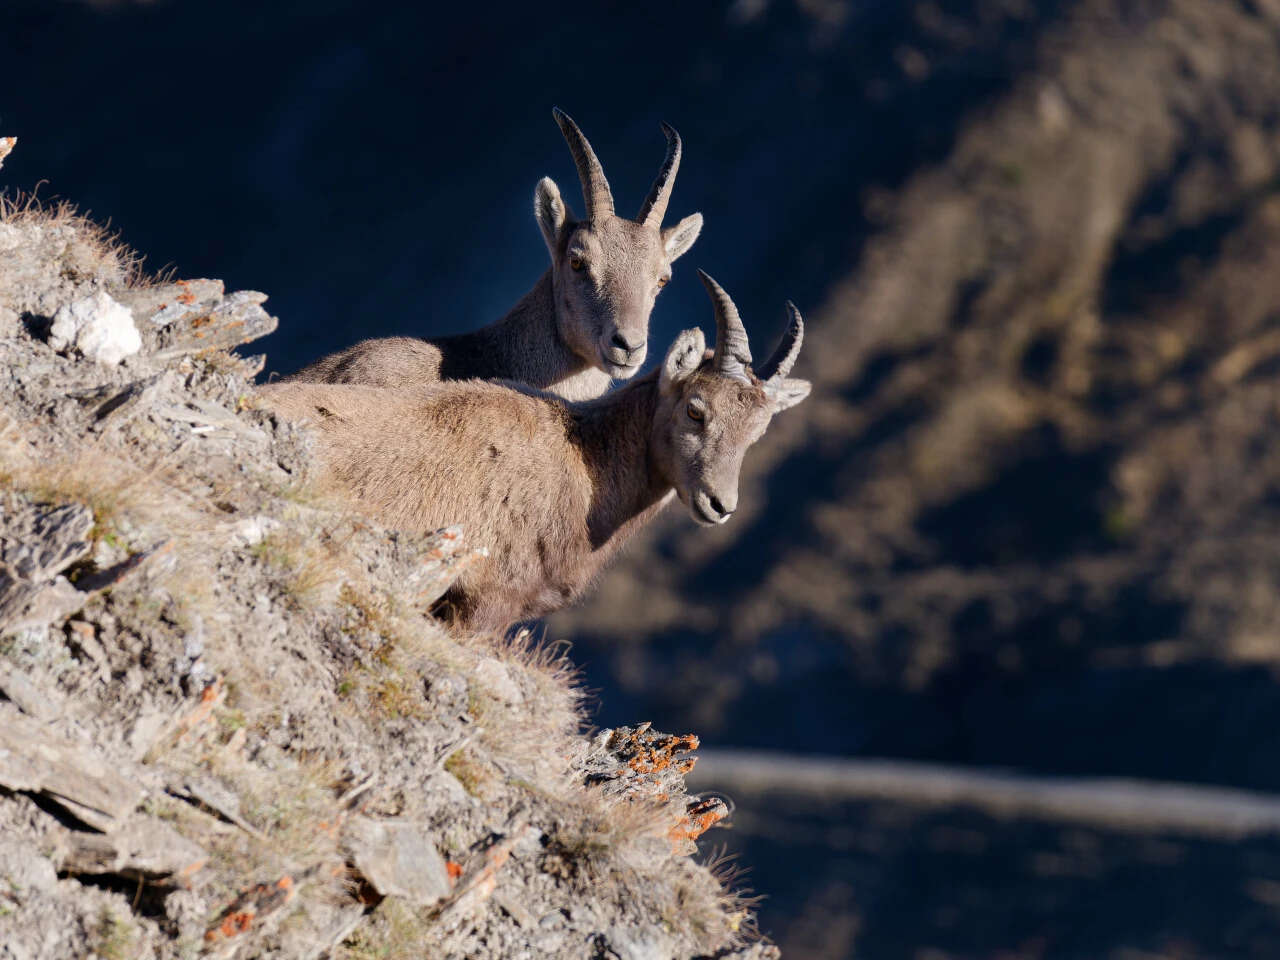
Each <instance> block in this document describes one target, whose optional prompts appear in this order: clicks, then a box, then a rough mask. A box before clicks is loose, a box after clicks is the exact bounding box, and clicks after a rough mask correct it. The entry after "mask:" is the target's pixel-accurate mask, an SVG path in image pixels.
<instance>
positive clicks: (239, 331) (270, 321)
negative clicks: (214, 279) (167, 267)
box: [151, 281, 278, 361]
mask: <svg viewBox="0 0 1280 960" xmlns="http://www.w3.org/2000/svg"><path fill="white" fill-rule="evenodd" d="M206 282H208V281H206ZM187 295H188V296H190V297H191V298H192V301H193V302H192V303H190V304H188V303H185V302H182V298H181V297H179V298H177V299H178V302H176V303H175V304H173V305H170V306H169V307H166V308H165V309H163V310H161V311H160V312H159V313H158V314H156V315H155V316H153V317H152V318H151V322H152V323H153V324H155V325H156V326H159V327H162V329H161V331H160V333H159V336H158V340H157V345H158V347H159V349H158V350H157V351H156V354H155V356H156V359H158V360H162V361H163V360H169V359H173V358H175V357H180V356H184V355H186V354H189V353H198V352H201V351H204V350H227V349H230V348H231V347H236V346H239V345H240V344H242V343H248V342H249V341H251V340H256V339H258V338H259V337H265V336H266V335H267V334H269V333H272V332H273V331H274V330H275V328H276V324H277V322H278V321H277V320H276V318H275V317H273V316H270V315H269V314H268V313H267V311H265V310H263V309H262V307H261V306H260V304H262V303H263V302H265V301H266V299H267V295H266V294H265V293H257V292H255V291H252V290H241V291H239V292H237V293H233V294H231V295H229V296H227V297H225V298H219V299H216V300H214V299H209V300H203V301H199V300H196V299H195V294H194V293H191V294H187Z"/></svg>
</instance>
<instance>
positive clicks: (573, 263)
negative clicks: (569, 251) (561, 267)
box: [569, 257, 582, 270]
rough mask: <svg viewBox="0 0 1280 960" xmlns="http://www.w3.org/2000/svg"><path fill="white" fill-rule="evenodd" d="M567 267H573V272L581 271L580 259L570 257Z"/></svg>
mask: <svg viewBox="0 0 1280 960" xmlns="http://www.w3.org/2000/svg"><path fill="white" fill-rule="evenodd" d="M569 266H571V267H573V269H575V270H581V269H582V258H581V257H570V258H569Z"/></svg>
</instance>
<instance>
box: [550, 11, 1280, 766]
mask: <svg viewBox="0 0 1280 960" xmlns="http://www.w3.org/2000/svg"><path fill="white" fill-rule="evenodd" d="M929 9H930V8H929V7H928V6H927V5H926V6H924V7H917V8H916V10H917V15H918V16H919V15H921V11H927V10H929ZM1278 31H1280V5H1277V4H1274V3H1270V4H1260V3H1258V4H1224V5H1219V4H1214V5H1207V4H1203V3H1197V2H1179V0H1170V2H1140V3H1116V2H1109V0H1088V2H1081V3H1077V4H1074V5H1073V6H1072V7H1071V8H1070V9H1069V10H1066V11H1065V12H1064V13H1063V14H1062V15H1061V17H1060V18H1059V19H1058V20H1057V21H1056V22H1054V23H1052V24H1051V25H1049V26H1047V27H1046V28H1045V29H1044V30H1043V31H1042V32H1041V34H1040V35H1039V36H1038V37H1037V39H1036V40H1035V44H1034V50H1035V53H1034V57H1032V58H1029V62H1028V65H1027V67H1026V69H1025V70H1024V71H1023V73H1022V74H1021V76H1019V77H1018V78H1017V80H1016V82H1015V83H1014V84H1013V86H1012V88H1011V89H1010V90H1009V91H1008V92H1007V94H1004V95H1002V96H1000V97H999V98H997V99H996V100H994V101H993V102H991V103H988V104H984V105H983V106H981V107H980V108H977V109H973V110H971V111H970V112H969V113H968V115H967V116H966V118H965V119H964V122H963V124H962V126H961V129H960V132H959V134H958V136H957V138H956V141H955V145H954V147H953V148H952V150H951V151H950V153H949V154H948V155H947V156H946V157H945V158H944V159H943V160H941V161H940V162H938V163H936V164H933V165H929V166H926V167H924V168H922V169H920V170H919V171H918V172H917V173H915V174H914V175H913V176H911V177H910V178H909V179H908V180H907V181H906V182H905V183H904V184H903V186H902V187H901V188H900V189H898V190H895V191H892V192H890V191H882V192H879V193H874V194H872V195H871V196H869V198H868V203H867V205H866V209H865V214H866V217H867V219H868V221H870V222H873V223H877V224H878V225H879V226H878V229H877V230H876V231H875V232H874V234H873V235H872V236H871V237H870V239H868V240H867V242H866V243H865V244H864V245H863V246H862V248H861V254H860V256H859V257H858V258H857V260H856V262H854V263H852V264H851V267H850V270H849V273H848V275H847V277H846V278H845V279H844V280H843V281H842V282H840V283H839V284H838V285H836V286H835V288H834V289H833V291H832V293H831V295H830V296H829V297H828V299H827V301H826V302H825V303H824V304H823V305H822V306H821V307H820V308H819V309H816V310H810V311H809V314H808V316H809V319H810V325H809V334H808V339H807V342H806V346H805V350H804V351H803V353H802V355H801V361H800V365H799V367H798V368H797V372H798V373H799V374H800V375H804V376H810V377H813V378H814V380H815V389H814V395H813V398H812V399H811V400H810V401H809V402H808V403H807V404H805V405H802V406H801V407H800V408H798V409H797V411H796V412H795V413H793V414H788V415H786V416H787V417H788V419H785V420H784V419H782V418H780V419H779V421H778V423H777V424H776V425H775V429H774V430H772V431H771V432H770V434H769V436H768V438H767V439H766V440H765V441H764V442H763V444H762V446H764V448H765V449H763V450H761V451H759V452H757V453H756V454H755V455H754V456H753V457H751V458H749V461H748V467H749V469H750V470H751V472H752V474H753V475H754V478H755V479H754V480H752V481H750V482H748V483H747V484H746V485H745V486H744V491H743V497H742V500H743V504H744V509H743V510H742V511H740V513H741V515H740V516H738V517H735V519H734V522H733V523H732V524H729V525H728V526H727V527H726V528H724V529H723V530H717V531H715V532H714V533H712V534H708V533H707V532H706V531H703V530H695V529H692V528H691V527H690V525H689V524H687V523H686V522H684V518H683V517H682V516H680V515H678V514H679V511H672V515H671V516H669V517H667V518H666V524H665V526H664V527H663V528H662V529H661V530H660V531H659V532H658V533H657V534H656V535H655V536H654V537H653V538H652V539H651V540H650V541H649V543H648V545H647V547H646V548H645V549H643V550H637V551H635V552H634V553H633V554H632V555H631V556H630V557H629V559H628V561H627V562H626V563H625V564H624V565H623V568H622V569H620V570H618V571H616V572H615V573H614V574H612V575H611V576H610V577H609V578H608V579H607V580H606V582H605V584H604V586H603V589H602V590H601V591H600V593H599V595H598V596H597V597H596V599H595V601H594V602H593V603H591V604H590V605H589V606H588V607H587V608H585V609H584V610H582V611H580V612H577V613H576V614H572V615H570V616H569V617H565V618H563V619H562V620H561V621H560V622H559V623H557V624H556V625H555V627H554V630H555V631H556V632H559V631H562V630H563V631H575V632H580V633H584V634H586V635H587V636H588V637H590V638H593V639H590V640H588V641H587V649H588V650H590V651H603V653H602V654H600V655H601V656H602V657H604V658H605V660H604V666H602V664H601V663H599V662H597V665H596V668H595V669H596V678H597V679H599V678H600V677H602V676H605V673H606V670H605V666H607V672H608V674H609V680H616V681H617V682H618V683H619V684H620V685H621V686H622V687H624V688H630V689H632V690H639V689H644V690H646V691H652V690H658V691H660V692H659V696H660V697H661V698H662V703H663V705H664V708H665V707H669V708H670V709H671V711H672V712H673V713H674V714H675V715H676V716H682V715H683V716H690V717H693V716H696V717H697V718H698V721H699V722H700V723H702V724H703V725H704V727H703V728H704V729H708V728H707V726H706V725H707V724H717V723H718V724H719V725H720V729H721V730H722V731H725V736H726V738H728V739H736V740H737V741H738V742H742V741H746V742H751V743H758V744H761V745H768V744H774V743H777V744H778V745H782V744H785V743H786V742H787V740H788V739H789V738H791V737H793V736H794V735H795V734H796V733H797V732H798V731H799V729H800V728H803V727H804V725H805V723H806V722H807V721H808V720H811V719H813V718H814V714H815V713H816V714H818V716H819V717H820V718H825V721H826V722H825V723H821V722H820V723H819V724H818V730H817V731H814V730H813V725H812V724H811V725H810V726H809V727H808V729H809V731H810V734H809V740H808V742H809V743H810V744H811V745H813V746H815V747H816V748H819V749H831V750H837V751H843V752H868V753H876V752H880V753H886V754H889V753H893V754H899V755H908V756H910V755H918V756H931V757H938V758H946V759H949V760H953V761H980V762H1000V763H1020V764H1026V765H1030V766H1038V767H1046V768H1050V769H1061V770H1081V771H1085V770H1092V771H1097V772H1105V771H1109V770H1124V771H1126V772H1131V773H1142V774H1146V775H1153V776H1163V777H1173V778H1180V777H1181V778H1193V779H1195V778H1204V779H1211V780H1223V781H1227V782H1239V783H1243V784H1249V785H1267V786H1274V785H1276V784H1277V783H1278V782H1280V774H1278V773H1277V772H1276V768H1275V767H1274V765H1273V764H1267V763H1262V762H1260V761H1261V758H1260V757H1256V756H1252V755H1251V754H1250V751H1251V750H1257V749H1260V748H1259V747H1258V746H1257V745H1256V740H1255V741H1254V742H1253V745H1251V744H1250V743H1248V742H1244V741H1241V739H1240V738H1239V737H1238V734H1239V732H1240V731H1241V730H1247V729H1250V728H1252V727H1253V725H1254V724H1258V723H1264V722H1274V720H1275V718H1276V716H1277V714H1278V713H1280V698H1278V697H1277V696H1276V693H1275V691H1274V684H1273V682H1272V678H1271V669H1272V665H1273V664H1274V663H1275V661H1276V659H1277V654H1280V627H1277V624H1278V623H1280V618H1278V617H1277V612H1278V611H1280V592H1278V591H1277V588H1276V582H1277V573H1280V569H1278V564H1277V559H1276V552H1275V549H1274V544H1275V542H1276V534H1277V532H1280V510H1278V508H1280V497H1278V496H1277V494H1278V492H1280V456H1278V455H1277V453H1276V451H1275V449H1274V448H1275V444H1274V443H1273V442H1270V441H1271V440H1272V437H1273V436H1274V429H1275V425H1276V421H1277V410H1278V409H1280V408H1278V406H1277V403H1278V401H1280V393H1278V391H1277V388H1276V384H1275V379H1274V373H1275V371H1276V369H1277V361H1278V360H1280V192H1278V187H1280V179H1278V174H1280V109H1278V108H1277V104H1280V57H1278V56H1277V54H1280V32H1278ZM740 306H742V307H743V309H744V315H745V316H746V318H747V323H748V326H749V327H750V328H752V329H759V328H760V325H761V324H769V323H776V322H777V321H776V320H774V319H773V318H772V314H771V313H767V312H764V310H765V306H766V305H763V304H752V303H751V302H750V301H748V302H746V303H741V302H740ZM767 306H768V307H769V308H770V309H772V305H767ZM690 611H692V612H690ZM658 635H661V636H662V639H661V640H660V641H657V642H655V643H648V644H644V645H641V646H636V645H635V641H636V640H638V639H644V638H654V637H657V636H658ZM615 641H616V646H609V645H608V644H609V643H610V642H615ZM741 663H745V664H746V665H747V666H748V667H749V671H748V672H749V674H751V676H748V677H744V675H743V671H742V670H740V669H734V667H735V665H737V664H741ZM1192 666H1194V670H1193V669H1191V668H1192ZM609 680H606V682H609ZM663 716H664V717H666V716H669V714H665V713H664V714H663ZM792 716H798V717H802V718H803V719H801V720H797V721H795V722H794V723H793V722H792V720H791V719H790V718H791V717H792ZM753 718H767V719H756V721H755V722H754V723H753ZM730 730H732V731H733V733H731V734H730V733H728V732H727V731H730ZM1157 741H1159V742H1158V743H1157ZM1047 745H1051V747H1052V749H1051V751H1050V752H1051V754H1052V756H1051V757H1048V758H1047V757H1046V756H1045V753H1046V746H1047Z"/></svg>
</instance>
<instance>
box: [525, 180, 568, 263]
mask: <svg viewBox="0 0 1280 960" xmlns="http://www.w3.org/2000/svg"><path fill="white" fill-rule="evenodd" d="M533 215H534V217H535V218H536V219H537V221H538V229H540V230H541V231H542V239H543V240H545V241H546V243H547V249H548V250H549V251H551V257H552V259H555V255H556V250H557V249H558V244H557V241H558V240H559V239H560V231H561V230H562V229H563V228H564V225H565V221H566V220H568V219H569V211H568V208H566V207H565V205H564V201H563V200H561V199H560V188H559V187H557V186H556V182H555V181H554V180H552V179H551V178H550V177H543V178H542V179H541V180H539V181H538V186H537V188H536V189H535V190H534V191H533Z"/></svg>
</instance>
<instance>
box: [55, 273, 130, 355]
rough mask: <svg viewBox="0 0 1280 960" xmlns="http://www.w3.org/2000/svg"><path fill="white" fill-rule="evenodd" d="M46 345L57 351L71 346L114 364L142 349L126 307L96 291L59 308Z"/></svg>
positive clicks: (62, 351) (62, 350) (105, 294)
mask: <svg viewBox="0 0 1280 960" xmlns="http://www.w3.org/2000/svg"><path fill="white" fill-rule="evenodd" d="M49 346H51V347H53V349H55V350H57V351H59V352H60V353H65V352H66V351H68V350H70V349H72V348H74V349H76V350H78V351H80V353H82V354H84V355H85V356H86V357H88V358H89V359H90V360H96V361H98V363H102V364H107V365H114V364H117V363H119V362H120V361H121V360H123V359H124V358H125V357H130V356H133V354H135V353H137V352H138V351H139V350H141V349H142V337H141V336H139V334H138V328H137V327H136V326H134V324H133V314H131V313H130V312H129V310H128V308H127V307H125V306H122V305H121V304H119V303H117V302H116V301H115V300H113V299H112V298H111V296H110V295H109V294H107V293H106V292H105V291H102V290H99V291H98V292H97V293H93V294H90V295H89V296H87V297H83V298H82V299H80V300H76V301H74V302H72V303H68V304H64V305H63V306H61V307H59V308H58V312H57V313H55V314H54V315H53V326H52V327H50V329H49Z"/></svg>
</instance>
